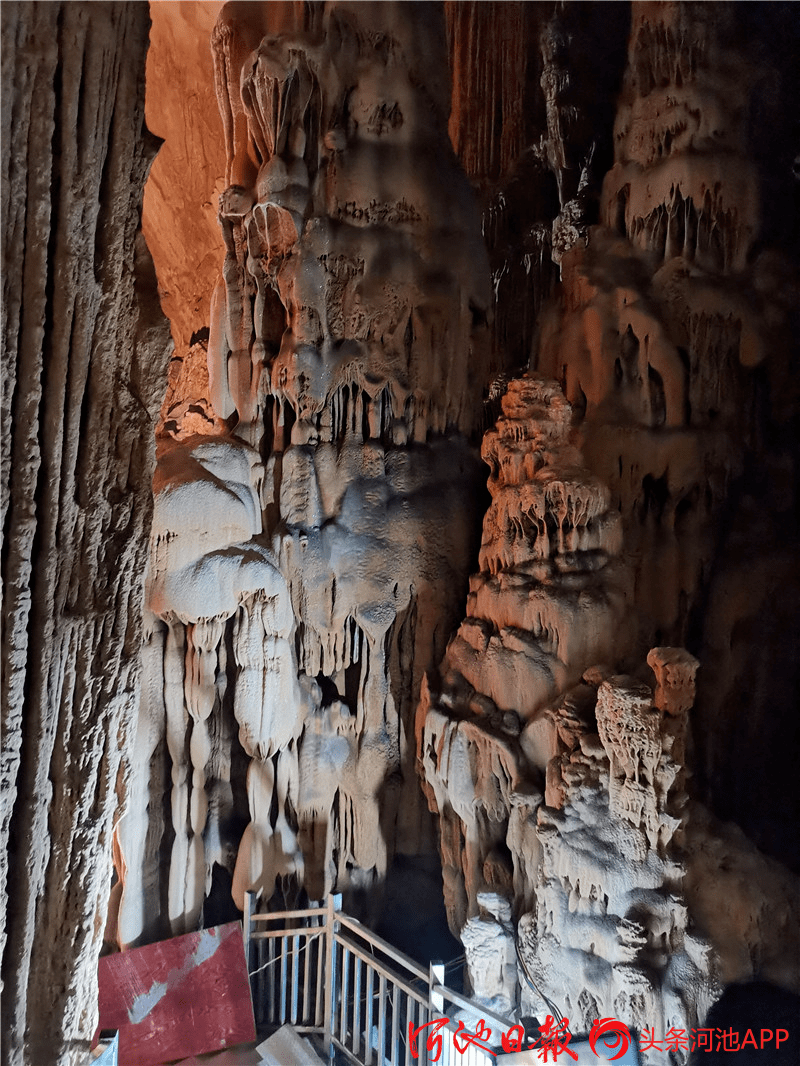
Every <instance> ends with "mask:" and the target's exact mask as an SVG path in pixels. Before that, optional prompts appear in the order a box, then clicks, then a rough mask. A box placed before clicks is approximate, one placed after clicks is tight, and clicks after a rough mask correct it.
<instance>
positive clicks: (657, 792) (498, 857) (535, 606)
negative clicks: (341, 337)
mask: <svg viewBox="0 0 800 1066" xmlns="http://www.w3.org/2000/svg"><path fill="white" fill-rule="evenodd" d="M502 410H503V414H502V415H501V417H500V418H499V419H498V423H497V427H496V428H495V429H493V430H490V431H489V432H488V433H487V434H486V437H485V438H484V445H483V456H484V459H485V460H486V461H487V463H488V464H489V465H490V469H491V474H490V478H489V488H490V492H491V494H492V505H491V507H490V508H489V511H488V512H487V515H486V517H485V519H484V528H483V542H482V546H481V553H480V562H481V565H482V567H483V570H482V572H481V573H480V574H478V575H476V576H474V577H473V578H472V579H471V581H470V596H469V600H468V614H467V618H466V619H465V621H464V622H462V625H461V627H460V629H459V630H458V633H457V634H456V636H455V637H454V638H453V640H452V642H451V644H450V646H449V647H448V651H447V655H446V657H445V660H444V662H443V664H442V666H441V667H440V670H439V676H440V678H441V680H440V681H439V682H438V683H437V684H436V687H435V688H434V683H433V682H430V683H426V685H425V686H424V687H423V696H422V700H421V703H420V707H419V711H418V726H417V728H418V734H419V739H418V744H419V753H420V769H421V775H422V777H423V780H424V783H425V789H426V792H427V795H428V797H429V802H430V803H431V807H432V809H433V810H435V811H436V812H437V813H438V815H439V822H440V833H441V853H442V863H443V876H444V892H445V902H446V905H447V909H448V917H449V920H450V924H451V928H452V929H453V931H454V932H455V933H456V934H459V935H460V936H461V937H462V939H463V942H464V947H465V953H466V958H467V966H468V970H469V972H470V977H471V981H472V985H473V991H474V993H475V994H476V995H478V996H479V997H480V998H482V999H483V1001H484V1002H487V1004H489V1005H491V1006H492V1007H493V1009H495V1010H498V1011H502V1012H503V1013H505V1014H506V1015H509V1014H511V1013H513V1012H514V1011H516V1010H521V1011H522V1012H523V1013H525V1012H526V1011H527V1012H528V1013H535V1012H536V1011H537V1010H541V1009H543V1008H544V1002H543V1001H542V1000H541V999H540V998H539V997H536V996H534V997H532V994H531V992H530V991H527V990H526V988H527V986H526V984H525V974H524V969H522V970H520V971H519V972H518V971H517V965H516V958H515V955H514V942H515V940H516V942H517V944H518V946H519V950H520V953H521V956H522V959H523V967H527V970H528V972H529V973H530V974H532V975H533V977H534V979H535V981H536V983H537V984H538V986H539V988H541V989H543V990H544V992H545V995H547V996H549V997H550V998H552V999H553V1000H554V1001H556V1002H557V1003H558V1004H559V1009H561V1010H562V1013H564V1014H565V1015H567V1016H568V1017H569V1018H570V1020H571V1022H572V1024H573V1030H574V1031H578V1032H579V1031H581V1030H582V1029H583V1030H587V1031H588V1029H589V1028H590V1027H591V1024H592V1021H594V1019H595V1018H598V1017H610V1016H614V1017H618V1018H619V1019H620V1020H622V1021H625V1022H626V1023H627V1024H628V1025H629V1026H631V1027H633V1028H636V1029H642V1028H643V1027H652V1026H653V1025H654V1023H655V1024H657V1023H659V1022H662V1021H663V1022H665V1023H666V1027H669V1026H670V1025H676V1026H677V1025H682V1026H683V1028H684V1029H686V1030H687V1031H688V1029H689V1028H690V1027H691V1025H693V1024H696V1023H697V1021H698V1018H699V1017H702V1016H703V1014H704V1013H705V1010H706V1009H707V1007H708V1006H709V1005H710V1002H711V1001H712V998H713V988H714V980H713V973H712V970H713V967H712V964H711V962H710V954H709V948H708V945H707V944H706V943H705V942H704V941H703V940H702V938H700V937H697V936H696V935H694V934H693V933H691V932H690V931H689V929H688V910H687V906H686V903H685V900H684V894H683V888H682V882H683V878H684V873H685V870H684V867H683V865H682V857H681V853H680V851H679V850H678V849H676V846H675V844H674V843H673V840H674V837H675V834H676V832H677V831H678V830H680V829H681V827H682V825H683V821H684V817H685V812H684V808H685V805H686V800H687V796H686V793H685V790H684V776H685V775H684V751H685V743H686V714H687V712H688V710H689V709H690V707H691V706H692V704H693V701H694V676H695V671H696V669H697V661H696V660H694V659H693V658H692V657H691V656H690V655H688V653H686V652H684V651H682V650H680V649H665V648H656V649H653V650H652V651H651V652H650V655H649V657H648V663H649V665H650V666H651V667H652V668H653V670H654V671H655V675H656V678H657V683H656V688H655V695H654V693H653V689H652V688H650V687H649V686H648V685H646V684H644V683H642V682H641V681H639V680H637V679H636V678H634V677H630V676H625V675H616V674H614V673H613V671H612V670H611V668H609V667H602V666H596V665H595V664H597V663H603V662H605V663H611V662H614V661H616V660H617V659H618V658H619V657H620V655H621V654H622V652H623V651H624V649H625V646H626V644H627V643H629V642H630V639H631V634H630V633H629V632H627V631H626V628H625V625H624V614H625V603H626V592H627V591H628V582H629V577H630V571H629V568H628V567H627V566H626V565H625V564H623V563H622V562H621V561H620V560H619V558H618V556H619V551H620V548H621V519H620V516H619V512H618V511H616V510H614V511H612V510H610V509H609V493H608V490H607V489H606V488H605V487H604V486H603V485H602V483H600V482H599V481H598V480H597V479H596V478H595V477H593V476H592V475H591V474H589V472H588V471H587V470H586V468H585V466H584V465H583V463H582V459H581V456H580V453H579V452H578V450H577V449H576V448H575V447H574V445H572V444H571V443H570V439H571V436H572V435H573V433H574V430H573V427H572V410H571V407H570V405H569V404H568V403H567V402H566V400H565V399H564V396H563V394H562V393H561V390H560V389H559V388H558V386H557V385H556V384H555V383H553V382H548V381H546V380H543V379H541V378H538V377H535V376H526V377H524V378H521V379H513V380H512V381H511V382H509V384H508V388H507V391H506V393H505V395H504V396H503V397H502ZM520 989H522V990H523V994H522V995H521V996H520Z"/></svg>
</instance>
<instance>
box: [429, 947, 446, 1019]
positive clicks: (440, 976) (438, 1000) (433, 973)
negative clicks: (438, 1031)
mask: <svg viewBox="0 0 800 1066" xmlns="http://www.w3.org/2000/svg"><path fill="white" fill-rule="evenodd" d="M443 984H444V963H443V962H439V961H438V960H437V961H436V962H431V964H430V966H429V967H428V1007H429V1008H430V1012H431V1014H433V1013H434V1011H436V1012H437V1013H438V1015H439V1017H441V1016H442V1015H443V1014H444V996H443V995H442V994H441V993H440V992H434V988H435V987H436V986H437V985H443Z"/></svg>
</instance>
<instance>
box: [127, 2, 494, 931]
mask: <svg viewBox="0 0 800 1066" xmlns="http://www.w3.org/2000/svg"><path fill="white" fill-rule="evenodd" d="M256 16H257V18H256V21H255V22H254V21H253V18H254V17H256ZM262 17H263V18H264V19H266V22H264V23H258V21H257V19H258V18H262ZM265 33H267V36H264V34H265ZM443 49H444V21H443V18H442V17H441V12H439V11H437V10H436V9H435V8H431V7H429V6H428V5H412V6H409V5H399V6H397V7H395V6H394V5H363V4H347V3H331V4H327V5H325V7H324V10H323V9H321V8H320V9H319V10H317V9H312V8H311V7H310V6H309V5H262V6H261V8H260V9H258V11H257V12H256V13H255V15H254V9H252V8H249V7H247V5H245V6H243V7H240V6H239V5H236V4H230V5H227V6H226V8H225V9H224V10H223V12H222V14H221V16H220V19H219V21H218V24H217V26H216V29H215V31H214V35H213V50H214V56H215V66H216V72H217V90H218V97H219V102H220V109H221V112H222V116H223V126H224V128H225V131H226V139H227V151H228V181H229V183H230V184H229V186H228V188H227V190H226V191H225V192H224V194H223V195H222V197H221V199H220V224H221V227H222V232H223V236H224V239H225V245H226V249H227V251H226V257H225V261H224V265H223V270H222V276H221V278H220V281H219V284H218V286H217V289H216V291H215V293H214V296H213V299H212V305H211V306H212V313H211V322H210V330H209V335H208V338H207V340H205V339H203V338H201V337H198V338H196V340H195V345H194V347H193V348H192V349H191V350H190V351H189V353H188V355H187V357H186V358H185V359H184V362H183V364H182V366H181V367H180V368H178V372H177V373H176V374H174V375H173V380H172V382H171V388H170V393H169V395H168V398H167V401H166V403H165V409H164V412H163V419H162V424H161V426H160V429H159V463H158V470H157V473H156V478H155V482H154V488H155V516H154V523H153V536H152V550H151V557H150V565H149V575H148V580H147V607H148V614H147V641H146V646H145V652H144V655H145V686H144V689H145V694H146V696H145V699H144V700H143V703H142V708H141V712H140V716H139V733H138V748H137V757H136V759H135V761H134V766H133V773H132V777H131V781H130V784H129V790H128V797H127V802H126V810H125V814H124V816H123V817H122V819H121V821H120V823H119V826H118V835H119V842H120V846H121V865H122V866H123V867H124V869H123V870H121V874H122V880H123V881H124V889H123V892H122V899H121V904H120V910H119V928H118V939H119V941H120V942H121V943H122V944H131V943H134V942H135V941H137V940H139V939H141V938H143V937H147V936H153V935H154V933H156V932H157V931H158V930H157V929H156V928H155V927H154V926H153V925H152V924H149V919H148V915H153V914H156V913H157V910H158V908H157V907H155V906H153V902H154V900H155V899H156V898H158V896H159V895H161V896H162V898H165V899H166V904H167V905H166V908H165V909H166V911H167V913H168V917H169V922H170V928H171V931H172V932H173V933H178V932H181V931H182V930H183V929H189V928H193V927H194V926H195V925H196V923H197V922H198V920H199V918H200V914H201V910H202V908H203V905H204V900H205V899H206V898H207V897H208V895H209V893H210V891H211V888H212V884H213V883H214V881H215V878H219V877H221V878H222V881H221V883H225V881H226V878H227V884H228V885H229V886H230V887H232V889H233V895H234V898H235V899H236V901H237V903H238V904H239V905H240V906H241V903H242V895H243V892H244V890H245V889H248V888H255V889H257V890H258V891H259V892H260V894H261V896H262V899H263V901H264V902H266V901H268V900H269V899H270V898H271V897H272V896H273V894H274V893H275V892H276V890H277V891H279V892H282V893H283V895H284V898H297V895H298V893H299V892H300V891H301V890H302V889H304V890H305V891H306V893H307V895H308V896H309V897H310V898H320V897H322V896H323V895H324V894H325V893H327V892H330V891H331V890H332V889H333V888H336V889H337V890H339V891H341V890H345V891H347V890H348V889H352V890H354V891H355V890H358V889H360V888H370V887H371V886H372V885H373V884H374V883H375V882H376V881H380V879H381V878H382V877H383V875H384V874H385V872H386V869H387V864H388V862H389V861H390V859H391V856H392V854H393V852H394V850H395V849H396V848H401V849H406V850H411V851H414V850H416V849H417V848H418V847H419V846H420V844H421V827H422V826H424V819H425V817H427V816H426V813H425V810H424V801H423V800H422V797H421V795H420V792H419V787H418V784H417V781H416V774H415V749H414V737H413V717H414V710H415V706H416V702H417V699H418V694H419V686H420V683H421V678H422V676H423V673H424V671H426V670H429V669H432V667H433V666H434V665H435V663H436V662H438V661H439V659H440V658H441V656H442V654H443V653H444V649H445V645H446V640H447V637H448V635H449V632H450V631H451V629H452V626H453V624H454V623H455V621H456V620H457V618H458V616H459V614H460V612H461V603H462V602H463V595H464V591H465V585H466V575H467V573H468V571H469V565H470V553H471V551H473V550H474V545H473V543H472V541H473V539H474V534H473V532H472V531H473V530H476V529H477V522H476V519H477V515H476V513H475V507H476V502H477V500H478V499H479V498H480V497H479V493H478V491H477V489H478V482H477V481H476V477H477V475H478V469H477V468H478V464H477V461H476V457H475V455H474V452H473V451H472V450H470V448H469V446H468V444H467V439H466V438H467V436H468V435H469V434H470V433H471V432H472V430H473V429H474V428H475V426H476V424H477V422H478V419H479V418H480V417H481V416H482V406H483V395H482V388H481V383H482V382H485V381H486V380H487V379H488V376H489V372H490V367H489V365H488V357H487V355H486V354H485V350H484V346H482V337H483V336H484V334H485V332H486V326H485V322H486V317H485V313H486V308H487V306H488V301H489V290H488V283H487V278H488V270H487V267H486V261H485V252H484V249H483V246H482V243H481V241H480V228H479V222H478V217H477V214H476V212H475V208H474V205H473V200H472V195H471V192H470V190H469V187H468V185H467V183H466V179H465V178H464V177H463V174H462V172H461V171H460V169H459V167H458V164H457V162H456V160H455V157H454V155H453V152H452V149H451V148H450V146H449V143H448V141H447V84H446V81H445V80H444V79H443V77H442V71H443V70H446V57H445V54H444V50H443ZM422 160H424V165H421V161H422ZM206 349H207V371H206V370H205V367H204V366H203V364H202V362H201V360H203V357H204V356H206ZM165 748H166V752H165ZM165 769H167V772H168V773H169V774H170V776H171V785H170V791H169V796H170V809H169V811H168V812H167V813H166V816H165V817H164V818H161V817H160V816H157V817H155V818H153V817H151V818H150V821H149V824H148V818H147V811H148V806H149V807H150V809H151V812H152V810H153V803H152V801H153V797H154V796H155V795H157V794H158V792H159V784H158V783H159V781H160V780H161V779H162V776H163V773H164V770H165ZM401 801H402V802H401ZM244 824H246V828H245V831H244V835H243V837H242V838H241V842H240V840H239V836H240V835H241V827H242V825H244ZM422 837H423V838H424V829H423V830H422ZM162 853H163V855H164V856H165V859H166V862H165V863H164V865H165V866H166V868H167V870H168V877H167V878H166V879H165V877H164V875H162V873H161V869H160V861H161V860H160V854H162ZM165 880H166V882H167V883H165ZM353 898H354V897H353Z"/></svg>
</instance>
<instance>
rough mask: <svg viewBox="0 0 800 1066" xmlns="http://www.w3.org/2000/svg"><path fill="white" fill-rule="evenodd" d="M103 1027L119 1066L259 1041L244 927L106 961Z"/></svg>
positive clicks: (146, 1065) (151, 1064) (149, 1064)
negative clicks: (114, 1036)
mask: <svg viewBox="0 0 800 1066" xmlns="http://www.w3.org/2000/svg"><path fill="white" fill-rule="evenodd" d="M98 977H99V983H100V1028H101V1029H118V1030H119V1066H156V1064H158V1063H164V1062H169V1061H171V1060H172V1059H182V1058H186V1057H188V1056H189V1055H199V1054H202V1053H203V1052H204V1051H218V1050H219V1049H220V1048H224V1047H229V1046H231V1045H233V1044H243V1043H246V1042H247V1041H249V1040H255V1038H256V1027H255V1022H254V1020H253V1003H252V1000H251V998H250V981H249V979H248V977H247V964H246V963H245V958H244V944H243V942H242V926H241V924H240V923H239V922H230V923H229V924H228V925H218V926H216V928H214V929H203V930H201V931H200V932H197V933H187V934H186V936H177V937H175V938H174V939H172V940H162V941H161V942H160V943H158V944H148V945H147V946H146V947H143V948H134V949H133V950H131V951H123V952H121V953H120V954H117V955H106V956H105V957H104V958H102V959H100V966H99V973H98Z"/></svg>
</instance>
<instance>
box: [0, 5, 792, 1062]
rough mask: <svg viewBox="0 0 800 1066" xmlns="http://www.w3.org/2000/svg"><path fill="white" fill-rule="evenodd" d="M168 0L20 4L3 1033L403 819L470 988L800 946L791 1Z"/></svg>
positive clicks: (11, 62) (697, 1010) (685, 989)
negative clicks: (125, 962)
mask: <svg viewBox="0 0 800 1066" xmlns="http://www.w3.org/2000/svg"><path fill="white" fill-rule="evenodd" d="M150 15H151V17H152V26H150V19H149V18H148V8H147V6H146V5H145V4H141V3H140V4H136V3H131V4H110V3H109V4H105V3H100V4H93V3H82V2H77V3H68V4H37V3H23V2H20V3H17V2H15V3H7V4H5V5H4V11H3V16H4V17H3V144H4V149H3V166H4V170H3V225H4V302H3V315H4V318H3V331H4V332H3V335H4V374H3V436H2V440H3V456H2V458H3V466H2V476H3V508H4V510H3V515H4V524H3V583H4V598H3V649H2V650H3V658H2V662H3V763H2V773H3V820H2V831H3V833H4V845H5V844H6V841H7V863H6V865H5V866H4V868H3V876H4V881H3V889H4V891H5V893H6V897H7V903H6V913H7V932H6V936H7V939H6V942H5V945H4V951H3V982H4V1004H5V1002H8V1003H9V1004H10V1005H11V1006H10V1010H9V1011H8V1014H7V1018H8V1019H9V1024H8V1025H5V1026H4V1042H5V1043H4V1055H5V1056H6V1057H7V1058H8V1061H9V1062H22V1061H25V1056H26V1055H27V1056H28V1058H29V1059H30V1061H46V1060H47V1061H49V1060H52V1061H56V1060H57V1061H63V1062H71V1061H75V1056H77V1055H78V1054H79V1053H80V1052H81V1051H82V1050H83V1049H84V1048H85V1046H86V1044H85V1041H86V1040H87V1039H88V1038H89V1036H91V1032H92V1029H93V1019H94V1011H95V1004H94V984H93V982H94V980H95V977H94V974H95V963H96V959H97V955H98V952H99V950H100V946H101V943H103V942H105V950H120V949H122V950H124V949H125V948H127V947H129V946H132V945H135V944H138V943H142V942H146V941H150V940H154V939H157V938H159V937H164V936H169V935H174V934H176V933H180V932H184V931H188V930H190V929H194V928H196V927H197V926H198V925H199V924H208V923H209V922H211V921H213V920H215V918H218V917H219V916H220V915H229V916H231V917H232V916H235V915H236V914H237V913H238V910H237V908H241V905H242V895H243V892H244V891H245V889H248V888H254V889H256V890H257V891H258V892H259V895H260V899H261V905H262V906H269V905H271V904H272V905H274V904H275V903H277V902H280V901H284V902H290V903H291V902H300V901H302V900H305V899H316V898H320V897H321V896H323V895H324V894H325V893H327V892H330V891H331V890H334V889H335V890H336V891H344V892H345V894H346V899H347V905H348V907H349V909H351V910H354V911H356V912H357V913H359V914H360V915H366V916H370V917H373V918H375V917H377V916H378V915H379V912H380V893H381V887H382V885H383V884H384V883H385V879H386V875H387V871H388V870H389V868H390V866H391V863H392V861H393V857H394V856H395V855H396V854H406V855H413V854H415V853H425V854H428V855H430V854H433V853H438V854H439V855H440V857H441V862H442V873H443V893H444V899H445V903H446V906H447V910H448V918H449V921H450V925H451V929H452V930H453V932H454V933H455V934H457V935H459V936H461V938H462V940H463V943H464V949H465V953H466V956H467V961H468V965H469V973H470V980H471V982H472V987H473V991H474V993H475V994H476V995H477V996H478V997H479V998H482V999H483V1000H484V1001H485V1002H487V1003H492V1004H493V1005H494V1006H495V1007H496V1008H497V1009H498V1010H501V1011H502V1012H505V1013H513V1012H515V1011H522V1012H533V1013H536V1012H539V1013H541V1012H542V1010H543V1009H545V1006H546V1005H548V1004H547V1001H546V1000H543V999H542V998H541V997H540V996H538V997H537V994H536V993H535V992H534V991H533V990H532V986H531V985H529V984H528V982H527V980H526V976H528V975H532V976H533V977H534V978H535V980H536V986H537V987H538V989H540V990H543V991H544V992H545V994H546V995H547V996H548V997H550V999H551V1000H553V1001H555V1002H556V1003H559V1004H561V1007H562V1009H563V1010H564V1013H567V1014H569V1017H570V1018H571V1019H572V1020H573V1023H574V1025H577V1026H578V1027H581V1026H583V1027H584V1028H588V1027H589V1026H590V1025H591V1022H592V1021H593V1020H594V1019H595V1018H596V1017H602V1016H608V1015H612V1014H613V1015H614V1016H617V1017H619V1018H621V1019H622V1020H624V1021H626V1022H627V1023H628V1024H630V1025H631V1026H633V1027H636V1028H641V1027H644V1026H650V1027H655V1028H657V1029H660V1030H662V1031H663V1030H665V1029H666V1028H667V1027H668V1026H669V1025H675V1026H682V1027H684V1028H689V1027H691V1026H692V1025H695V1024H697V1023H698V1022H699V1021H701V1020H702V1018H703V1017H704V1016H705V1014H706V1012H707V1010H708V1008H709V1006H710V1005H711V1003H712V1002H713V1001H714V1000H715V999H716V998H717V997H718V996H719V993H720V989H721V987H722V986H723V985H724V984H726V983H729V982H732V981H738V980H748V979H751V978H753V977H759V978H766V979H768V980H771V981H773V982H775V983H777V984H781V985H783V986H785V987H788V988H795V989H796V988H797V987H798V984H800V978H799V977H798V973H797V965H796V958H797V955H798V951H797V943H796V939H797V929H798V926H799V925H800V923H799V922H798V918H799V917H800V900H798V882H797V877H796V874H797V873H798V854H800V849H798V841H797V826H798V823H799V822H800V819H798V813H799V812H798V801H797V791H796V789H795V787H794V782H793V777H794V768H795V766H796V765H797V762H798V760H799V759H800V742H799V741H798V728H797V715H796V709H797V705H798V693H799V692H800V677H798V666H797V656H796V647H797V639H798V637H799V636H800V612H798V608H797V604H798V603H799V602H800V595H799V594H800V588H798V585H799V584H800V577H799V576H798V568H797V564H796V559H797V551H798V534H797V529H798V522H797V519H798V482H799V478H798V462H799V461H800V444H799V443H798V442H799V441H800V435H799V434H798V429H800V427H799V426H798V412H799V411H800V406H799V405H798V385H797V382H798V380H800V377H799V376H798V371H799V370H800V367H798V349H797V337H798V335H800V329H798V327H799V326H800V322H798V317H799V316H798V309H799V308H800V302H798V287H797V266H798V252H797V248H798V246H799V245H798V237H800V234H799V233H798V211H797V180H798V164H797V158H796V151H797V136H796V134H797V128H798V120H800V91H799V90H800V85H799V84H798V79H799V78H800V74H798V71H799V70H800V63H798V56H800V31H798V28H797V20H796V18H795V17H794V16H793V14H792V11H791V6H790V5H789V4H783V3H765V4H736V3H722V2H720V3H715V4H705V3H688V2H687V3H672V2H638V3H635V4H629V3H610V4H599V3H580V2H567V3H562V2H559V3H554V4H550V3H536V4H532V3H516V2H496V0H488V2H475V0H458V2H450V0H446V2H445V3H442V4H440V3H354V2H348V0H328V2H325V3H302V2H290V0H272V2H269V3H258V2H251V3H248V2H242V0H234V2H230V3H227V4H224V5H223V4H221V3H219V2H213V0H202V2H197V3H188V2H187V3H177V2H173V0H162V2H158V3H153V4H152V5H151V10H150ZM148 40H149V53H148ZM145 61H146V64H147V68H146V69H147V100H146V105H145V99H144V80H145ZM145 107H146V114H145ZM145 118H146V124H145ZM149 130H150V131H152V133H150V132H148V131H149ZM159 139H161V140H163V144H162V146H161V148H160V150H159V152H158V155H157V157H156V158H155V162H154V163H153V166H152V170H151V172H150V178H149V181H148V182H147V186H146V189H145V191H144V194H143V188H144V182H145V177H146V175H147V172H148V168H149V166H150V163H151V161H152V160H153V157H154V155H155V150H156V145H157V143H158V140H159ZM142 203H143V211H144V213H143V218H142V219H141V222H142V225H143V230H144V235H145V237H146V240H147V247H145V244H144V241H143V239H142V235H141V234H140V233H139V225H140V214H141V211H142ZM148 247H149V249H150V251H151V252H152V254H153V258H154V260H155V266H156V271H157V276H158V295H159V296H160V302H161V307H162V308H163V311H164V312H165V313H166V314H167V315H168V316H169V321H170V323H171V327H172V338H173V341H172V345H170V344H169V343H168V340H167V335H166V327H165V319H164V318H163V316H162V314H161V312H160V310H159V309H158V306H157V302H156V300H155V278H154V276H153V273H152V266H151V264H150V259H149V254H148V250H147V248H148ZM170 349H172V352H171V359H170V357H169V353H170ZM167 363H168V365H167ZM722 899H724V900H726V906H725V907H721V906H720V900H722ZM109 900H110V902H109ZM53 945H57V947H58V950H53ZM517 950H518V951H519V958H517V954H516V953H517ZM54 988H55V989H56V990H57V993H56V994H54V995H53V994H51V990H52V989H54ZM44 989H47V990H48V994H47V995H46V996H45V995H44V992H43V990H44ZM45 1047H47V1048H50V1047H55V1048H56V1049H57V1050H56V1052H55V1055H51V1054H50V1053H49V1052H47V1053H45V1051H44V1050H43V1049H44V1048H45ZM37 1056H38V1058H37Z"/></svg>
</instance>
